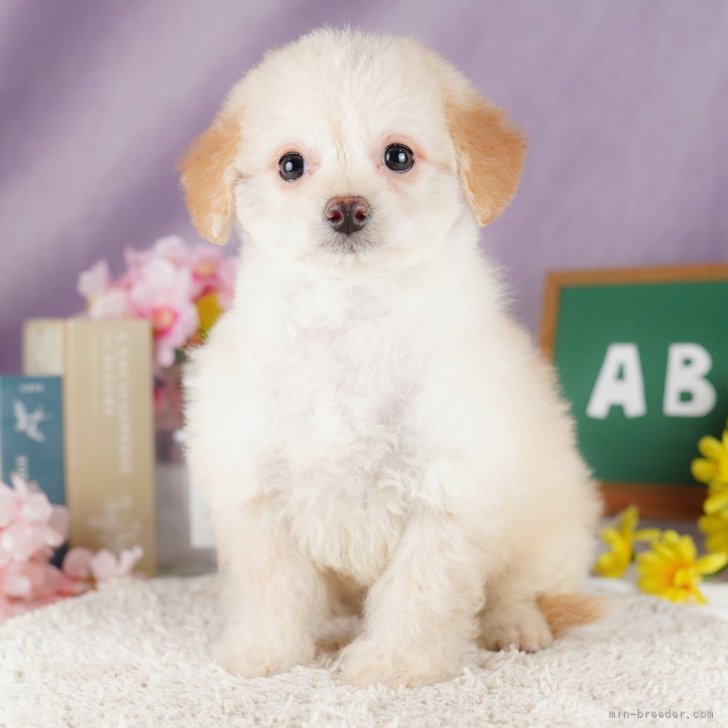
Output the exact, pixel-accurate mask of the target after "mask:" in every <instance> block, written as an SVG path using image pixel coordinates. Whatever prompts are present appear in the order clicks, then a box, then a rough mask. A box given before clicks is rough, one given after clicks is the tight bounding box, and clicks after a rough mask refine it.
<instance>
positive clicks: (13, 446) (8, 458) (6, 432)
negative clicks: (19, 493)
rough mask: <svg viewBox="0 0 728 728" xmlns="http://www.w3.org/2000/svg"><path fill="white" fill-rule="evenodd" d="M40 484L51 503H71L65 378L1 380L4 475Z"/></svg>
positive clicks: (1, 472) (0, 461) (0, 469)
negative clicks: (67, 492)
mask: <svg viewBox="0 0 728 728" xmlns="http://www.w3.org/2000/svg"><path fill="white" fill-rule="evenodd" d="M11 473H17V474H18V475H20V476H22V477H23V478H25V479H26V480H28V481H35V482H36V483H38V485H39V486H40V488H41V490H43V492H44V493H45V494H46V495H47V496H48V500H50V502H51V503H55V504H57V505H62V504H64V503H65V473H64V457H63V400H62V386H61V378H60V377H0V476H1V478H2V481H3V482H4V483H8V484H9V483H10V475H11Z"/></svg>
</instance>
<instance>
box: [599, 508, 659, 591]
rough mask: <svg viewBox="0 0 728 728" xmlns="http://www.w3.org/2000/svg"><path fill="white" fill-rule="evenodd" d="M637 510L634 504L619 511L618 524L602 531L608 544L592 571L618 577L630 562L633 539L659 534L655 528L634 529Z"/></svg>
mask: <svg viewBox="0 0 728 728" xmlns="http://www.w3.org/2000/svg"><path fill="white" fill-rule="evenodd" d="M638 519H639V511H638V510H637V508H636V507H635V506H630V507H629V508H625V510H623V511H622V513H620V520H619V524H618V525H617V527H616V528H615V527H614V526H610V527H609V528H605V529H604V530H603V531H602V541H604V543H606V544H607V546H609V550H608V551H605V552H604V553H603V554H601V555H600V556H599V558H598V559H597V563H596V564H595V566H594V571H595V572H596V573H597V574H599V576H607V577H609V578H618V577H620V576H622V575H623V574H624V572H625V571H627V569H628V568H629V565H630V563H631V562H632V556H633V555H634V542H635V541H651V540H652V539H653V538H656V537H657V536H658V535H659V533H660V532H659V531H658V530H657V529H656V528H647V529H643V530H641V531H636V530H635V528H636V527H637V521H638Z"/></svg>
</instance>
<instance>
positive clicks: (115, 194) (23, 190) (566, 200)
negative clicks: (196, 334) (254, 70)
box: [0, 0, 728, 372]
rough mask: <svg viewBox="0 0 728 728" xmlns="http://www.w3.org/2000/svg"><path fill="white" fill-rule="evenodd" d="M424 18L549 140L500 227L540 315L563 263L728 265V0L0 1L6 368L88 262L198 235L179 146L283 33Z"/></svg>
mask: <svg viewBox="0 0 728 728" xmlns="http://www.w3.org/2000/svg"><path fill="white" fill-rule="evenodd" d="M326 22H328V23H331V24H334V25H338V24H345V23H350V24H351V25H353V26H355V27H360V28H362V29H368V30H375V31H386V32H391V33H408V34H412V35H415V36H417V37H419V38H420V39H422V40H423V41H424V42H425V43H427V44H428V45H430V46H432V47H433V48H435V49H436V50H438V51H440V52H441V53H443V54H444V55H445V56H447V57H449V58H450V59H452V60H453V61H454V62H455V63H457V64H458V65H459V66H460V67H461V68H462V69H463V71H465V73H467V74H468V75H469V76H470V77H472V78H473V79H474V81H475V82H476V83H477V85H478V86H479V87H480V88H481V90H482V91H484V92H485V94H486V95H488V96H489V97H490V98H492V99H493V100H494V101H495V102H497V103H498V104H501V105H503V106H505V107H507V108H508V109H509V110H510V111H511V113H512V115H513V117H514V118H515V120H516V121H517V122H518V123H519V124H520V125H521V126H522V127H523V128H524V129H525V130H526V132H527V134H528V137H529V156H528V161H527V167H526V172H525V176H524V179H523V183H522V186H521V188H520V192H519V194H518V195H517V197H516V200H515V202H514V203H513V205H512V206H511V207H510V209H509V210H508V211H507V212H506V214H505V215H504V216H503V217H502V218H501V219H499V220H498V221H496V222H495V223H494V224H493V225H492V226H491V227H490V228H488V229H486V230H485V232H484V234H483V241H484V245H485V247H486V249H487V250H488V251H489V253H490V254H491V255H492V256H494V257H495V258H496V259H498V260H499V261H501V262H502V263H503V264H505V266H506V267H507V268H508V269H509V271H510V276H511V280H512V282H513V287H514V289H515V293H516V296H517V304H516V310H517V313H518V314H519V315H520V316H521V317H522V318H523V319H524V320H525V321H526V323H527V324H528V325H529V326H530V327H531V329H532V330H535V329H536V328H537V325H538V316H539V309H540V296H541V290H542V281H543V275H544V272H545V271H546V270H548V269H553V268H564V267H587V266H614V265H643V264H650V265H652V264H655V265H658V264H673V263H684V262H705V261H719V260H722V261H725V260H728V194H727V193H728V3H725V2H723V0H703V1H702V2H700V3H687V2H682V1H679V2H678V1H674V0H672V1H668V0H665V1H663V2H659V3H658V2H647V1H643V2H637V1H635V0H592V1H591V2H589V3H585V2H583V0H551V2H548V3H546V2H526V1H521V0H519V1H514V0H511V2H508V3H505V2H497V1H496V0H487V1H486V0H480V1H479V2H477V1H475V0H473V1H472V2H467V1H466V0H448V2H447V3H435V2H434V1H433V0H431V1H429V2H415V0H368V1H367V2H366V3H355V4H354V3H352V4H351V6H349V5H348V4H347V3H344V2H337V1H336V0H316V1H312V2H304V1H303V0H297V1H295V2H284V0H267V1H266V2H243V1H241V0H215V2H194V1H192V0H189V1H188V2H180V0H155V2H147V1H146V0H123V1H121V0H119V1H117V2H98V0H73V1H71V0H69V1H68V2H63V3H59V2H54V1H51V0H47V1H45V2H43V1H41V0H36V1H35V2H32V3H28V2H24V1H23V0H8V1H6V2H4V3H2V4H1V5H0V230H1V231H2V243H1V244H0V272H1V273H2V283H1V284H0V285H1V288H0V291H2V298H1V299H0V300H1V302H2V306H1V307H0V352H1V353H0V372H9V371H12V370H14V369H16V368H17V367H18V365H19V331H20V325H21V322H22V320H23V319H24V318H25V317H28V316H33V315H54V314H70V313H73V312H75V311H76V310H78V309H79V308H80V306H81V301H80V298H79V297H78V296H77V294H76V292H75V283H76V277H77V274H78V272H79V271H80V270H82V269H83V268H85V267H87V266H88V265H89V264H91V263H93V262H94V261H95V260H97V259H98V258H100V257H104V256H106V257H108V258H109V259H110V261H111V263H112V266H113V267H116V269H117V270H118V267H119V266H120V264H121V250H122V248H123V246H124V245H126V244H133V245H137V246H144V245H147V244H149V243H151V242H152V241H153V240H154V239H155V238H157V237H159V236H161V235H164V234H168V233H171V232H179V233H181V234H183V235H184V236H187V237H188V238H189V239H194V236H193V233H192V230H191V227H190V225H189V222H188V219H187V214H186V211H185V209H184V205H183V202H182V198H181V195H180V191H179V187H178V182H177V176H176V174H175V171H174V166H175V161H176V160H177V159H178V158H179V156H180V153H181V151H182V149H183V148H184V146H185V144H186V143H187V142H188V141H189V140H190V139H191V138H192V136H193V135H194V134H196V133H197V132H198V131H200V130H201V129H202V128H203V127H204V126H205V125H206V124H207V122H208V121H209V120H210V119H211V117H212V114H213V112H214V110H215V108H216V106H217V104H218V103H219V101H220V100H221V98H222V96H223V95H224V93H225V92H226V90H227V89H228V88H229V87H230V86H231V85H232V84H233V83H234V82H235V81H236V80H237V79H238V77H239V76H240V75H241V73H242V72H243V71H244V70H245V69H246V68H248V67H249V66H250V65H251V64H253V63H254V62H255V61H256V60H257V59H258V58H259V57H260V55H261V53H262V52H263V51H264V50H265V49H266V48H269V47H271V46H275V45H278V44H280V43H282V42H284V41H287V40H290V39H292V38H294V37H296V36H297V35H299V34H301V33H303V32H305V31H307V30H309V29H311V28H313V27H316V26H318V25H321V24H323V23H326Z"/></svg>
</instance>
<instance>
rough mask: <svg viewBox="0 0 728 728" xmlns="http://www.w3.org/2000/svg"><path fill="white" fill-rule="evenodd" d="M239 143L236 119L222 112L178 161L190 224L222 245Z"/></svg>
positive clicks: (230, 212)
mask: <svg viewBox="0 0 728 728" xmlns="http://www.w3.org/2000/svg"><path fill="white" fill-rule="evenodd" d="M239 142H240V124H239V122H237V121H235V120H234V119H233V118H232V117H231V116H225V115H224V114H221V115H220V116H219V117H218V118H217V119H215V121H214V122H213V123H212V125H211V126H210V127H209V128H208V129H207V130H206V131H205V132H203V133H202V134H201V135H200V136H199V137H197V139H195V140H194V141H193V142H192V144H191V145H190V147H189V149H188V150H187V154H186V155H185V156H184V158H183V159H182V161H181V162H180V163H179V171H180V172H181V175H182V186H183V187H184V190H185V197H186V199H187V208H188V209H189V211H190V216H191V217H192V224H193V225H194V226H195V230H197V232H198V233H199V234H200V235H201V236H202V237H203V238H204V239H205V240H209V241H210V242H211V243H217V244H218V245H224V244H225V243H227V241H228V238H229V237H230V224H231V222H232V219H233V210H234V200H233V187H234V184H235V169H234V167H233V161H234V159H235V154H236V152H237V150H238V144H239Z"/></svg>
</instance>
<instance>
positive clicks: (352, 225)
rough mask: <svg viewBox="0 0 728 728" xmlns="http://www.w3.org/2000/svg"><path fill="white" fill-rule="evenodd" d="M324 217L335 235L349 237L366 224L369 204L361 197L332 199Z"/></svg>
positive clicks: (327, 205) (328, 203) (327, 204)
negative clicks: (339, 234)
mask: <svg viewBox="0 0 728 728" xmlns="http://www.w3.org/2000/svg"><path fill="white" fill-rule="evenodd" d="M324 215H325V216H326V219H327V220H328V221H329V223H330V224H331V227H332V228H334V230H336V232H337V233H344V234H346V235H351V234H352V233H355V232H357V231H359V230H361V229H362V228H363V227H364V226H365V225H366V224H367V218H368V217H369V203H368V202H367V201H366V200H365V199H364V198H363V197H332V198H331V199H330V200H329V201H328V202H327V203H326V207H325V208H324Z"/></svg>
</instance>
